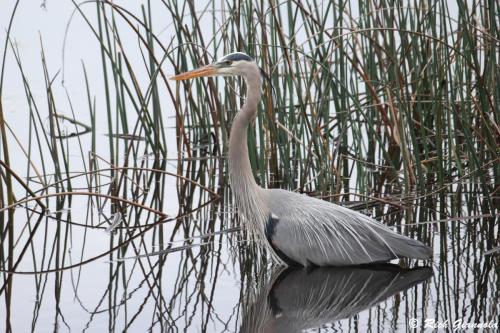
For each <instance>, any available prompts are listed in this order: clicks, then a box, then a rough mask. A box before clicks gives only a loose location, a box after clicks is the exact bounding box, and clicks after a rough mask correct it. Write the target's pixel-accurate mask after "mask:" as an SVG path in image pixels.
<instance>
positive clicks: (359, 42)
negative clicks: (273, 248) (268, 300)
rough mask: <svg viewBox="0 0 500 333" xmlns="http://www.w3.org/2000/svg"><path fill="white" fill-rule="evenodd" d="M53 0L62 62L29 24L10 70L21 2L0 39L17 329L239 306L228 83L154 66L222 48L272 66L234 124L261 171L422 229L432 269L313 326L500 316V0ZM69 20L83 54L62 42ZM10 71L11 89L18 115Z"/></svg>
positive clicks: (2, 225) (217, 322) (191, 60)
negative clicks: (425, 280)
mask: <svg viewBox="0 0 500 333" xmlns="http://www.w3.org/2000/svg"><path fill="white" fill-rule="evenodd" d="M70 2H71V3H72V4H73V5H74V11H73V13H72V15H68V16H67V17H63V18H61V19H63V20H65V21H67V30H66V32H65V35H64V36H65V38H64V44H63V45H61V49H62V52H61V53H62V59H63V60H62V65H61V67H60V68H51V67H50V65H48V63H50V62H49V61H48V59H47V58H46V55H45V47H44V39H45V38H48V36H40V41H39V42H40V63H41V67H40V68H39V72H38V73H33V72H28V71H27V70H26V67H27V66H26V63H25V62H24V61H23V59H24V55H23V53H22V50H20V49H19V47H18V45H17V43H16V34H15V32H16V29H15V28H16V22H17V20H22V19H23V12H22V1H16V2H15V3H14V4H13V5H12V8H10V9H11V10H12V14H11V16H10V18H11V21H10V22H9V23H8V24H7V25H6V29H7V30H6V32H5V34H4V35H2V36H3V37H2V38H3V39H2V40H1V43H2V45H3V46H2V48H0V51H1V52H2V53H1V54H2V58H1V64H2V67H1V72H0V139H1V143H2V145H1V148H0V154H1V158H0V164H1V165H0V177H1V181H0V204H1V208H0V271H1V272H2V273H1V274H2V279H1V280H0V297H1V298H2V308H1V311H0V315H1V316H2V317H3V318H5V326H1V325H0V327H1V328H5V331H15V329H16V327H20V326H23V325H25V324H26V323H27V322H26V321H20V319H19V317H18V314H16V310H18V309H19V308H21V307H24V306H26V305H25V303H23V302H21V301H19V297H20V296H16V295H17V294H19V288H26V289H27V290H31V291H32V295H33V296H32V298H34V299H35V300H36V301H35V302H34V304H32V305H31V313H30V314H31V322H30V323H29V325H28V326H29V328H30V329H32V330H36V329H39V328H40V326H41V325H42V326H43V325H46V323H47V322H50V323H53V324H54V325H57V327H63V326H68V327H78V328H80V327H82V328H86V329H88V330H95V329H100V330H102V329H108V330H110V331H113V330H133V329H137V327H140V328H141V329H144V327H149V329H150V330H159V331H160V330H161V331H169V332H170V331H176V330H190V329H192V330H200V331H215V330H224V329H225V330H228V331H238V330H239V328H240V326H241V325H242V323H243V322H244V321H245V318H252V316H254V315H255V314H254V313H251V311H252V309H253V308H255V305H252V304H253V303H254V302H255V299H256V298H258V297H257V295H259V294H261V293H262V291H263V290H266V288H269V283H270V282H269V281H272V275H273V273H272V271H271V270H269V262H268V261H267V257H266V256H265V255H261V253H259V252H258V251H259V250H258V247H257V246H255V244H253V242H252V241H251V240H248V239H247V236H246V234H245V233H244V231H241V230H240V229H241V228H240V227H241V226H240V223H239V221H238V219H237V214H236V211H235V209H234V207H233V205H232V200H231V193H230V184H229V182H228V172H227V161H226V158H225V156H226V153H227V142H228V134H229V129H230V126H231V121H232V119H233V117H234V115H235V114H236V112H237V111H238V110H239V108H240V106H241V104H242V102H243V99H244V94H245V86H244V83H243V82H242V81H241V80H240V79H234V78H230V79H220V78H219V79H213V78H210V79H203V80H195V81H190V82H182V83H180V84H178V83H174V82H171V81H168V76H170V75H172V74H174V73H177V72H181V71H185V70H188V69H192V68H193V67H197V66H200V65H204V64H207V63H210V62H212V61H213V60H214V59H217V58H219V57H221V56H223V55H224V54H226V53H230V52H234V51H242V52H246V53H248V54H250V55H252V56H253V57H254V58H255V59H256V61H257V62H258V64H259V65H260V66H261V67H262V68H263V69H264V71H265V72H266V75H267V78H266V79H265V80H264V85H263V92H264V94H263V101H262V103H261V105H260V107H259V111H258V112H259V115H258V118H257V120H256V122H255V127H254V128H253V129H252V130H251V131H250V136H249V137H250V142H249V151H250V160H251V163H252V165H253V169H254V175H255V177H256V179H257V181H258V182H259V183H260V184H261V185H262V186H265V187H280V188H287V189H290V190H295V191H299V192H304V193H307V194H309V195H314V196H321V197H323V198H324V199H325V200H331V201H335V202H339V203H341V204H346V205H350V206H351V207H353V208H355V209H362V210H364V211H365V212H366V213H367V214H371V215H373V216H375V217H376V218H378V219H379V220H381V221H382V222H383V223H387V224H389V225H392V226H393V227H394V228H397V229H398V230H399V231H400V232H403V233H407V234H410V235H412V236H414V237H417V238H419V239H421V240H423V241H424V242H426V243H428V244H430V245H432V246H433V247H434V250H435V260H434V262H433V263H432V265H433V268H434V271H435V279H434V282H433V284H429V285H422V286H419V287H415V288H414V289H411V290H409V291H408V292H407V294H406V295H407V297H405V298H404V300H401V299H399V298H394V299H392V300H391V301H388V303H387V304H385V305H386V306H384V304H383V305H379V306H376V307H374V308H372V309H371V310H369V312H368V313H367V314H366V313H365V315H363V316H361V317H353V318H347V319H344V320H343V321H340V322H338V323H335V324H332V325H331V327H329V328H331V329H332V330H347V331H366V330H368V329H373V330H375V329H380V328H381V327H382V329H383V328H385V327H392V328H395V330H404V329H405V326H404V325H403V326H402V324H401V320H403V321H405V322H406V321H407V319H408V318H410V317H419V318H422V319H424V318H427V317H432V318H437V319H442V320H446V319H456V318H462V317H466V318H468V319H470V320H475V321H488V320H495V319H496V320H497V322H498V316H499V313H498V303H497V301H496V300H497V299H498V272H499V270H498V256H497V255H496V254H495V253H496V252H495V251H494V250H493V251H492V249H493V248H494V247H495V246H498V245H499V241H500V228H499V206H500V204H499V202H500V201H499V188H500V186H499V185H500V160H499V158H500V156H499V155H500V150H499V148H498V147H499V143H500V127H499V122H500V106H499V104H500V86H499V85H498V80H499V79H500V67H499V66H500V53H499V51H498V50H499V48H500V17H499V15H500V14H499V13H500V5H499V3H498V1H487V0H481V1H461V0H459V1H457V2H456V3H453V4H450V3H449V2H446V1H439V0H431V1H426V2H421V1H403V2H402V1H359V2H357V1H339V0H331V1H328V0H325V1H316V0H310V1H298V0H294V1H282V2H278V1H269V2H266V1H227V2H216V1H207V2H197V1H185V2H184V1H173V0H163V1H161V2H151V1H146V2H145V3H144V4H143V5H141V6H140V8H138V7H139V5H137V4H130V3H127V2H118V1H90V2H82V3H78V2H75V1H70ZM19 4H21V6H20V5H19ZM44 4H46V5H47V6H51V5H52V2H51V1H48V2H46V3H45V2H44ZM77 20H78V21H79V22H83V23H84V24H85V25H86V28H87V31H88V35H89V36H90V37H91V39H92V41H93V43H94V46H97V49H98V51H99V52H100V54H99V56H100V58H99V61H100V62H99V64H98V65H95V64H93V65H91V66H89V65H88V64H87V63H86V60H85V55H82V59H72V58H68V57H67V55H66V53H67V52H68V48H69V47H70V46H68V45H70V44H71V42H72V31H71V27H72V25H73V24H75V23H74V22H75V21H77ZM159 22H160V23H159ZM66 44H68V45H66ZM66 66H69V67H71V66H73V67H76V66H77V68H80V70H79V73H80V74H79V75H80V76H79V78H78V80H79V81H78V82H79V83H78V85H79V87H80V88H81V90H82V91H84V93H85V101H86V102H85V104H75V103H74V98H75V97H74V96H73V95H72V93H71V89H69V88H68V85H67V84H65V82H66V81H67V80H68V81H69V78H67V76H66V75H67V72H72V73H74V71H70V70H69V69H68V67H66ZM8 70H10V71H15V73H16V76H15V77H14V79H13V78H12V76H11V77H10V81H6V79H5V73H6V72H7V71H8ZM96 74H97V77H96ZM36 77H42V78H43V82H44V88H45V90H44V91H45V94H44V95H43V96H39V95H37V94H35V93H34V92H33V88H32V87H33V81H34V80H35V79H34V78H36ZM71 79H73V80H74V78H71ZM12 86H17V87H21V88H20V89H21V90H22V91H23V92H24V98H25V99H24V101H23V107H22V109H21V110H20V111H19V114H18V115H17V116H16V118H15V119H11V118H9V115H10V114H9V113H7V112H6V110H5V109H4V107H3V105H5V103H4V97H3V96H4V95H5V94H4V92H5V91H6V90H7V89H8V88H9V87H12ZM61 96H64V98H61ZM62 110H64V112H63V111H62ZM20 119H21V120H20ZM103 124H104V125H103ZM488 250H489V251H490V252H487V251H488ZM147 254H149V255H147ZM103 261H106V263H105V264H103ZM400 264H401V265H403V266H408V265H409V264H410V263H408V262H405V261H402V262H400ZM95 265H100V266H97V268H96V266H95ZM99 267H100V268H99ZM102 267H106V268H105V269H102ZM469 277H470V278H469ZM228 281H229V282H228ZM228 285H229V286H232V287H233V288H234V286H235V285H236V286H238V288H237V289H236V291H233V294H231V297H232V298H231V297H229V296H227V294H229V293H230V292H228V291H227V290H226V289H227V286H228ZM463 286H465V287H463ZM90 295H92V296H95V298H92V297H90ZM472 295H474V297H473V296H472ZM227 298H231V301H232V302H233V303H231V304H232V308H231V307H229V308H228V306H227V304H226V303H224V302H226V301H227ZM90 300H91V301H90ZM90 303H91V305H90ZM220 304H226V305H220ZM69 309H71V310H69ZM72 311H80V312H79V313H80V315H79V316H78V319H76V317H75V316H71V315H68V314H67V313H69V312H72ZM72 313H73V312H72ZM75 313H76V312H75ZM47 317H50V319H47ZM401 318H403V319H401ZM23 327H25V326H23Z"/></svg>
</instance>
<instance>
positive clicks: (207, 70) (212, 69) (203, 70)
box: [170, 65, 217, 81]
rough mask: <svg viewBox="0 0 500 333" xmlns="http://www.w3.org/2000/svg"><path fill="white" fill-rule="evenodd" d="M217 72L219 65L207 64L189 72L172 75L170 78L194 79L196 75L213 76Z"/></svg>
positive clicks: (178, 79) (177, 79)
mask: <svg viewBox="0 0 500 333" xmlns="http://www.w3.org/2000/svg"><path fill="white" fill-rule="evenodd" d="M215 74H217V67H216V66H215V65H207V66H203V67H200V68H197V69H194V70H192V71H189V72H185V73H181V74H178V75H174V76H171V77H170V80H176V81H180V80H187V79H194V78H195V77H203V76H211V75H215Z"/></svg>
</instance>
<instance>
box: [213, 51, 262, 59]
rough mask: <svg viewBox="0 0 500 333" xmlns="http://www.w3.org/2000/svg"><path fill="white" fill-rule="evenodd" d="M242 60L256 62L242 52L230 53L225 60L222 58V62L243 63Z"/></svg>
mask: <svg viewBox="0 0 500 333" xmlns="http://www.w3.org/2000/svg"><path fill="white" fill-rule="evenodd" d="M241 60H244V61H254V60H253V58H252V57H250V56H249V55H248V54H245V53H242V52H234V53H230V54H228V55H226V56H225V57H224V58H222V59H221V60H220V61H241Z"/></svg>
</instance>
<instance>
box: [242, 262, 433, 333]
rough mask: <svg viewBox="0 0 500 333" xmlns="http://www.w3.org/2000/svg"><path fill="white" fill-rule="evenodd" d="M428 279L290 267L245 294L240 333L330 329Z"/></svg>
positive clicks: (381, 269) (425, 271)
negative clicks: (245, 301)
mask: <svg viewBox="0 0 500 333" xmlns="http://www.w3.org/2000/svg"><path fill="white" fill-rule="evenodd" d="M431 276H432V270H431V269H430V268H429V267H419V268H414V269H403V268H401V267H399V266H396V265H391V264H383V265H365V266H358V267H317V268H313V269H306V268H296V267H294V268H288V269H286V270H284V271H283V270H281V273H280V271H279V270H277V271H276V272H275V276H274V277H272V278H271V280H270V282H269V283H268V284H267V285H266V284H264V285H263V286H262V287H261V288H260V290H259V291H257V293H256V295H249V297H248V298H249V302H248V303H247V306H246V307H245V309H244V313H243V319H242V320H243V322H242V325H241V329H240V332H241V333H250V332H252V333H254V332H269V333H270V332H273V333H293V332H302V331H303V330H306V329H313V328H319V327H322V326H323V325H325V324H334V323H335V322H336V321H338V320H341V319H348V318H350V317H353V316H355V315H356V314H358V313H359V312H361V311H363V310H366V309H368V308H371V307H373V306H375V305H376V304H378V303H380V302H383V301H384V300H386V299H387V298H389V297H391V296H393V295H395V294H397V293H399V292H402V291H405V290H407V289H409V288H411V287H413V286H415V285H417V284H419V283H421V282H423V281H425V280H427V279H429V278H430V277H431Z"/></svg>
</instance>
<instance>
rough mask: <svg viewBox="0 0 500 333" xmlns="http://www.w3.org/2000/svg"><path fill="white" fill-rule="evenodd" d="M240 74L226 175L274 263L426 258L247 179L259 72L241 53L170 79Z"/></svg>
mask: <svg viewBox="0 0 500 333" xmlns="http://www.w3.org/2000/svg"><path fill="white" fill-rule="evenodd" d="M217 75H223V76H227V75H240V76H242V77H243V78H244V80H245V82H246V86H247V94H246V95H247V96H246V100H245V103H244V104H243V107H242V109H241V110H240V111H239V112H238V114H237V115H236V117H235V119H234V121H233V124H232V126H231V132H230V137H229V173H230V174H229V176H230V181H231V188H232V191H233V193H234V196H235V199H236V205H237V207H238V211H239V213H240V214H241V215H242V216H243V218H244V221H245V224H246V227H247V228H248V229H249V230H250V232H252V233H253V234H254V235H255V236H256V237H257V239H258V240H259V241H260V243H261V244H263V245H264V246H266V247H267V249H268V251H269V252H270V253H271V255H272V257H273V259H274V260H275V261H276V262H278V263H280V264H288V265H296V264H300V265H302V266H345V265H359V264H366V263H371V262H381V261H387V260H391V259H395V258H400V257H407V258H416V259H429V258H430V257H431V255H432V251H431V248H429V247H428V246H426V245H424V244H422V243H421V242H419V241H417V240H414V239H412V238H408V237H406V236H403V235H400V234H397V233H395V232H393V231H392V230H391V229H389V228H388V227H386V226H385V225H383V224H381V223H379V222H378V221H376V220H374V219H372V218H370V217H368V216H366V215H363V214H361V213H359V212H356V211H353V210H350V209H348V208H346V207H342V206H339V205H336V204H333V203H330V202H327V201H323V200H320V199H316V198H312V197H308V196H305V195H301V194H298V193H294V192H290V191H286V190H281V189H264V188H261V187H260V186H258V185H257V183H256V182H255V179H254V177H253V173H252V169H251V166H250V160H249V156H248V147H247V129H248V126H249V125H250V124H251V123H252V121H253V120H254V119H255V117H256V115H257V107H258V104H259V102H260V100H261V71H260V68H259V66H258V65H257V63H256V62H255V60H254V59H252V58H251V57H250V56H248V55H246V54H244V53H239V52H237V53H231V54H228V55H226V56H224V57H223V58H222V59H221V60H219V61H217V62H215V63H213V64H211V65H208V66H204V67H201V68H198V69H195V70H193V71H189V72H186V73H182V74H179V75H176V76H173V77H171V79H173V80H186V79H191V78H196V77H204V76H217Z"/></svg>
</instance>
